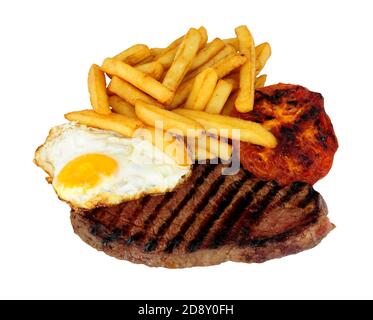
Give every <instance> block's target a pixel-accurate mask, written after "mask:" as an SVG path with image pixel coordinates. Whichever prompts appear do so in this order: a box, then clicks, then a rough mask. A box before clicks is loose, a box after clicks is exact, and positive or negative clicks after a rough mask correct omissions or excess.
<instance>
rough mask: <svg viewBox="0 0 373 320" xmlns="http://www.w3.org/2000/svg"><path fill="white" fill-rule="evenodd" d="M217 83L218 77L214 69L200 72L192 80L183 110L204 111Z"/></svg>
mask: <svg viewBox="0 0 373 320" xmlns="http://www.w3.org/2000/svg"><path fill="white" fill-rule="evenodd" d="M217 81H218V76H217V74H216V72H215V70H214V69H212V68H209V69H206V70H205V71H203V72H201V73H200V74H199V75H198V76H197V77H196V79H195V80H194V83H193V88H192V91H191V92H190V94H189V97H188V99H187V101H186V103H185V108H187V109H193V110H204V109H205V107H206V105H207V103H208V101H209V100H210V98H211V95H212V94H213V92H214V89H215V87H216V83H217Z"/></svg>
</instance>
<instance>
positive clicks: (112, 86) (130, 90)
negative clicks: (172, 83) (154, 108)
mask: <svg viewBox="0 0 373 320" xmlns="http://www.w3.org/2000/svg"><path fill="white" fill-rule="evenodd" d="M108 91H110V92H111V93H114V94H116V95H118V96H119V97H121V98H122V99H124V100H125V101H127V102H128V103H129V104H130V105H133V106H134V105H135V104H136V101H137V100H142V101H145V102H147V103H153V104H157V101H156V100H155V99H153V98H152V97H150V96H148V95H147V94H146V93H144V92H142V91H141V90H139V89H137V88H136V87H134V86H133V85H132V84H130V83H128V82H127V81H124V80H122V79H119V78H118V77H116V76H114V77H113V78H112V79H111V81H110V83H109V86H108Z"/></svg>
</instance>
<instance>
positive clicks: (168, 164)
mask: <svg viewBox="0 0 373 320" xmlns="http://www.w3.org/2000/svg"><path fill="white" fill-rule="evenodd" d="M90 153H98V154H103V155H106V156H109V157H110V158H112V159H114V160H115V161H116V162H117V164H118V170H117V171H116V172H115V174H113V175H111V176H109V177H104V178H102V181H101V182H100V183H99V184H98V185H96V186H94V187H92V188H90V189H88V190H87V189H84V188H80V187H73V188H66V187H64V186H61V185H60V184H59V183H58V182H57V177H58V174H59V173H60V172H61V170H62V169H63V168H64V166H65V165H66V164H68V163H69V162H70V161H71V160H73V159H75V158H77V157H78V156H81V155H84V154H90ZM35 163H36V164H37V165H38V166H40V167H41V168H42V169H44V171H46V172H47V173H48V175H49V176H50V180H51V182H52V185H53V187H54V189H55V191H56V193H57V195H58V196H59V198H60V199H61V200H64V201H66V202H68V203H69V204H70V205H71V206H72V207H74V208H81V209H92V208H94V207H97V206H109V205H115V204H119V203H121V202H123V201H128V200H133V199H138V198H140V197H142V196H144V195H146V194H154V193H164V192H167V191H170V190H172V189H173V188H175V187H176V186H177V185H178V184H179V183H180V182H181V181H182V180H183V179H184V178H185V177H186V176H187V175H188V174H189V173H190V171H191V167H190V166H187V167H185V166H179V165H178V164H177V163H176V162H175V160H174V159H172V158H171V157H169V156H168V155H167V154H165V153H163V152H162V151H161V150H160V149H158V148H156V147H154V146H153V145H152V144H151V143H150V142H148V141H146V140H142V139H140V138H124V137H122V136H120V135H118V134H116V133H114V132H111V131H105V130H99V129H94V128H90V127H86V126H84V125H79V124H76V123H68V124H63V125H60V126H57V127H54V128H52V129H51V131H50V133H49V136H48V138H47V139H46V141H45V143H44V144H43V145H42V146H40V147H39V148H38V150H37V151H36V154H35Z"/></svg>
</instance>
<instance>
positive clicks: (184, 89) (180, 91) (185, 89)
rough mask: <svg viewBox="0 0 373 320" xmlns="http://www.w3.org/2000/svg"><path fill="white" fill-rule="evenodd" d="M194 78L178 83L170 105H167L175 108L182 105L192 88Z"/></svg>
mask: <svg viewBox="0 0 373 320" xmlns="http://www.w3.org/2000/svg"><path fill="white" fill-rule="evenodd" d="M193 83H194V79H190V80H188V81H186V82H184V83H182V84H181V85H180V87H179V88H177V90H176V92H175V95H174V99H173V100H172V102H171V105H170V106H169V108H170V109H175V108H177V107H178V106H180V105H182V104H183V103H184V102H185V100H186V99H188V96H189V94H190V92H191V91H192V88H193Z"/></svg>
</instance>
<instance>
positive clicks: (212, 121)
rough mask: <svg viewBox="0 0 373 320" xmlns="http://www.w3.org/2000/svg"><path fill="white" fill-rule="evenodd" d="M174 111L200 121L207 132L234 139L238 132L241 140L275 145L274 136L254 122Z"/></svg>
mask: <svg viewBox="0 0 373 320" xmlns="http://www.w3.org/2000/svg"><path fill="white" fill-rule="evenodd" d="M174 112H175V113H177V114H179V115H182V116H184V117H187V118H190V119H192V120H194V121H196V122H198V123H200V124H201V125H202V126H203V127H204V129H205V130H206V131H207V132H209V133H212V134H218V135H219V136H220V135H221V134H222V132H224V135H225V134H226V135H227V137H228V138H230V139H233V140H236V139H237V138H238V137H237V135H236V133H238V132H239V134H240V137H239V139H240V140H241V141H244V142H250V143H253V144H257V145H260V146H263V147H268V148H274V147H276V145H277V141H276V138H275V136H274V135H273V134H272V133H271V132H269V131H268V130H267V129H265V128H264V127H263V126H262V125H261V124H259V123H256V122H252V121H246V120H242V119H239V118H232V117H228V116H222V115H217V114H210V113H207V112H203V111H195V110H188V109H175V110H174ZM237 131H238V132H237Z"/></svg>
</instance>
